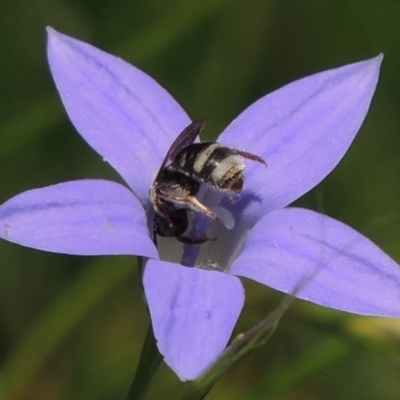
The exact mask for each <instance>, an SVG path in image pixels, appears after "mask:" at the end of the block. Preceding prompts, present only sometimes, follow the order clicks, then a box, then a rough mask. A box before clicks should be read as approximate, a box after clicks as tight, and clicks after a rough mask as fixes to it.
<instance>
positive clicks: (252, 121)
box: [0, 28, 400, 380]
mask: <svg viewBox="0 0 400 400" xmlns="http://www.w3.org/2000/svg"><path fill="white" fill-rule="evenodd" d="M48 58H49V63H50V68H51V72H52V74H53V77H54V80H55V83H56V86H57V88H58V91H59V93H60V96H61V99H62V101H63V103H64V106H65V108H66V110H67V113H68V115H69V117H70V119H71V121H72V123H73V124H74V126H75V127H76V129H77V130H78V132H79V133H80V134H81V135H82V137H83V138H84V139H85V140H86V141H87V142H88V143H89V144H90V146H92V147H93V148H94V149H95V150H96V151H97V152H98V153H99V154H100V155H101V156H102V157H103V158H104V159H105V160H106V161H107V162H108V163H109V164H110V165H111V166H112V167H114V168H115V169H116V170H117V171H118V173H119V174H120V175H121V176H122V178H123V179H124V180H125V182H126V183H127V186H128V187H129V189H128V188H127V187H125V186H123V185H121V184H118V183H115V182H109V181H105V180H80V181H72V182H65V183H61V184H58V185H54V186H49V187H45V188H42V189H35V190H30V191H27V192H24V193H22V194H20V195H17V196H16V197H14V198H12V199H10V200H9V201H7V202H5V203H4V204H3V205H1V206H0V236H1V237H2V238H3V239H6V240H9V241H11V242H15V243H19V244H22V245H25V246H29V247H33V248H37V249H41V250H46V251H51V252H59V253H68V254H78V255H103V254H115V255H118V254H134V255H140V256H144V257H148V258H149V261H148V262H147V264H146V268H145V272H144V277H143V284H144V288H145V294H146V298H147V301H148V306H149V310H150V315H151V319H152V324H153V329H154V333H155V337H156V339H157V341H158V347H159V350H160V352H161V354H162V355H163V356H164V358H165V361H166V363H167V364H168V365H169V366H170V367H171V368H172V369H173V370H174V371H175V372H176V373H177V374H178V376H179V377H180V379H182V380H188V379H194V378H196V377H197V376H198V375H199V374H200V373H201V372H202V371H203V370H204V369H205V368H206V367H207V366H208V365H209V364H210V363H211V362H212V361H213V360H215V359H216V358H217V357H218V355H219V354H220V353H221V352H222V351H223V349H224V348H225V346H226V344H227V342H228V340H229V338H230V335H231V333H232V330H233V327H234V325H235V323H236V321H237V319H238V317H239V314H240V312H241V309H242V307H243V303H244V290H243V286H242V284H241V282H240V279H239V278H238V276H240V277H247V278H250V279H253V280H255V281H258V282H260V283H262V284H265V285H267V286H270V287H272V288H275V289H277V290H280V291H282V292H285V293H293V292H296V293H295V294H296V296H297V297H299V298H302V299H305V300H308V301H311V302H314V303H317V304H320V305H323V306H325V307H331V308H335V309H339V310H344V311H347V312H352V313H357V314H365V315H379V316H389V317H398V316H400V300H399V289H400V269H399V266H398V265H397V264H396V263H395V262H394V261H393V260H391V259H390V258H389V257H388V256H387V255H386V254H385V253H384V252H383V251H381V250H380V249H379V248H378V247H377V246H376V245H374V244H373V243H372V242H370V241H369V240H368V239H367V238H365V237H364V236H362V235H361V234H359V233H357V232H356V231H354V230H353V229H352V228H350V227H348V226H346V225H344V224H342V223H340V222H338V221H336V220H334V219H331V218H329V217H327V216H324V215H321V214H319V213H316V212H314V211H310V210H305V209H300V208H288V207H287V205H288V204H290V203H291V202H292V201H294V200H295V199H297V198H298V197H299V196H301V195H302V194H304V193H306V192H307V191H309V190H310V189H311V188H313V187H314V186H315V185H317V184H318V183H319V182H320V181H321V180H322V179H324V178H325V177H326V175H327V174H329V173H330V172H331V171H332V170H333V168H334V167H335V166H336V165H337V164H338V162H339V161H340V159H341V158H342V157H343V155H344V154H345V152H346V151H347V149H348V147H349V146H350V144H351V142H352V140H353V139H354V137H355V135H356V133H357V131H358V129H359V128H360V126H361V124H362V121H363V119H364V117H365V115H366V113H367V111H368V108H369V105H370V102H371V99H372V96H373V93H374V90H375V87H376V83H377V80H378V74H379V67H380V63H381V60H382V57H381V56H378V57H376V58H373V59H370V60H366V61H362V62H358V63H355V64H350V65H347V66H344V67H341V68H337V69H333V70H329V71H325V72H322V73H319V74H316V75H313V76H310V77H307V78H304V79H301V80H299V81H296V82H294V83H292V84H289V85H287V86H285V87H283V88H282V89H280V90H278V91H276V92H274V93H271V94H269V95H267V96H265V97H263V98H261V99H260V100H258V101H257V102H255V103H254V104H253V105H251V106H250V107H249V108H248V109H247V110H245V111H244V112H243V113H242V114H240V115H239V116H238V117H237V118H236V119H235V120H234V121H233V122H232V123H231V124H230V125H229V126H228V128H227V129H226V130H225V131H224V132H223V133H222V134H221V136H220V137H219V139H218V141H219V142H221V143H222V144H224V145H226V146H229V147H234V148H240V149H245V150H246V151H249V152H252V153H255V154H257V155H259V156H261V157H263V158H264V159H265V160H266V161H267V162H268V168H265V167H264V166H262V165H260V164H258V163H254V162H253V163H252V162H247V161H246V166H247V169H246V177H245V181H246V182H245V184H246V187H245V190H244V191H243V192H242V194H241V198H240V201H238V202H237V203H236V204H234V205H232V204H230V203H229V202H228V201H226V199H225V200H223V202H222V205H223V206H224V207H225V208H227V209H229V211H230V212H231V213H232V214H233V216H234V218H235V227H234V228H233V229H232V230H230V231H228V230H227V229H226V228H224V227H223V226H219V228H218V232H217V236H218V240H216V241H215V242H211V243H208V244H206V245H203V246H202V247H201V252H200V254H199V255H198V254H197V253H196V251H197V248H194V247H191V248H190V247H188V248H186V249H185V251H184V253H183V255H182V256H180V254H181V253H180V249H179V253H177V251H174V252H173V256H174V257H175V259H173V258H171V257H170V256H169V254H167V252H166V251H165V250H163V249H161V250H160V252H158V251H157V249H156V247H155V246H154V244H153V242H152V240H151V234H150V232H149V229H148V226H149V216H148V214H149V213H148V211H149V210H151V205H150V202H149V197H148V192H149V188H150V185H151V183H152V180H153V179H154V176H155V175H156V173H157V171H158V169H159V167H160V165H161V162H162V160H163V158H164V156H165V154H166V152H167V151H168V149H169V147H170V146H171V143H172V142H173V140H174V139H175V138H176V136H177V135H178V134H179V133H180V132H181V131H182V130H183V129H184V128H185V127H186V126H187V125H189V123H190V119H189V117H188V116H187V114H186V113H185V112H184V110H183V109H182V108H181V107H180V106H179V105H178V104H177V102H176V101H175V100H174V99H173V98H172V97H171V96H170V95H169V94H168V93H167V92H166V91H165V90H164V89H163V88H162V87H161V86H159V85H158V84H157V83H156V82H155V81H154V80H153V79H152V78H150V77H149V76H148V75H146V74H145V73H143V72H142V71H140V70H138V69H137V68H135V67H133V66H131V65H129V64H128V63H126V62H125V61H123V60H121V59H119V58H117V57H114V56H112V55H109V54H107V53H104V52H103V51H100V50H98V49H96V48H94V47H92V46H91V45H89V44H86V43H83V42H81V41H78V40H76V39H73V38H70V37H68V36H65V35H63V34H61V33H58V32H56V31H55V30H53V29H51V28H49V41H48ZM166 240H168V246H167V247H171V245H173V244H174V243H175V242H176V241H175V240H174V239H166ZM178 256H179V257H178ZM187 259H189V260H190V262H189V264H195V265H196V266H197V267H201V268H188V267H184V266H182V265H181V263H180V260H183V261H185V260H187ZM185 264H187V263H186V262H185ZM210 267H217V268H216V269H214V270H210ZM304 279H306V281H304ZM301 282H305V283H304V285H302V286H300V289H299V290H297V291H296V288H297V289H298V288H299V284H301Z"/></svg>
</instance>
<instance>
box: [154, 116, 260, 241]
mask: <svg viewBox="0 0 400 400" xmlns="http://www.w3.org/2000/svg"><path fill="white" fill-rule="evenodd" d="M204 126H205V120H204V119H198V120H196V121H194V122H192V123H191V124H190V125H189V126H188V127H186V128H185V129H184V130H183V131H182V132H181V133H180V134H179V136H178V137H177V138H176V140H175V141H174V143H173V144H172V146H171V148H170V149H169V151H168V153H167V155H166V156H165V159H164V161H163V162H162V164H161V167H160V169H159V171H158V173H157V176H156V178H155V179H154V182H153V184H152V186H151V188H150V200H151V203H152V204H153V207H154V211H155V212H156V214H155V216H154V221H153V227H154V228H153V229H154V241H155V242H156V236H157V235H159V236H165V237H175V238H176V239H177V240H179V241H180V242H182V243H185V244H193V245H195V244H202V243H205V242H206V241H208V240H212V239H209V238H207V237H206V236H203V237H199V238H189V237H188V236H184V234H185V232H186V231H187V229H188V226H189V218H188V215H187V210H188V209H191V210H194V211H196V212H199V213H202V214H205V215H206V216H207V217H209V218H211V219H214V220H219V218H218V215H217V214H216V213H214V212H213V211H211V210H210V209H209V208H207V207H206V206H205V205H204V204H202V203H201V202H200V201H199V200H197V198H196V197H195V196H196V194H197V193H198V192H199V189H200V186H201V184H202V183H204V184H206V185H208V186H210V187H211V188H212V189H217V190H221V191H223V192H226V193H229V192H233V193H240V192H241V190H242V189H243V181H244V179H243V171H244V164H243V160H242V158H247V159H250V160H253V161H257V162H259V163H262V164H264V165H267V164H266V162H265V161H264V160H263V159H262V158H261V157H259V156H256V155H254V154H251V153H247V152H245V151H241V150H237V149H231V148H229V147H224V146H222V145H220V144H218V143H216V142H202V143H193V142H194V140H195V139H196V137H197V136H198V135H199V133H200V131H201V130H202V129H203V128H204Z"/></svg>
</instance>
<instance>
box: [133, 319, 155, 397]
mask: <svg viewBox="0 0 400 400" xmlns="http://www.w3.org/2000/svg"><path fill="white" fill-rule="evenodd" d="M161 361H162V356H161V354H160V353H159V352H158V349H157V345H156V340H155V338H154V334H153V329H152V327H151V324H149V328H148V329H147V333H146V338H145V340H144V343H143V348H142V353H141V354H140V358H139V364H138V367H137V369H136V373H135V376H134V378H133V382H132V385H131V388H130V389H129V393H128V396H127V398H126V399H127V400H140V399H143V398H144V396H145V395H146V392H147V389H148V387H149V385H150V382H151V381H152V379H153V377H154V375H155V374H156V372H157V370H158V367H159V366H160V364H161Z"/></svg>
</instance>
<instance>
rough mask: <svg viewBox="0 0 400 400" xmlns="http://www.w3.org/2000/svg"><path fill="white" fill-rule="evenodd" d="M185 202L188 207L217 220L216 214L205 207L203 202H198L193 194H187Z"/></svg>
mask: <svg viewBox="0 0 400 400" xmlns="http://www.w3.org/2000/svg"><path fill="white" fill-rule="evenodd" d="M186 200H187V202H188V203H189V204H188V205H189V207H190V208H191V209H192V210H194V211H197V212H200V213H202V214H205V215H207V217H208V218H211V219H214V220H216V221H218V220H219V218H218V215H217V214H215V213H214V212H212V211H211V210H210V209H209V208H207V207H206V206H205V205H204V204H202V203H200V201H198V200H197V199H196V197H194V196H188V197H187V199H186Z"/></svg>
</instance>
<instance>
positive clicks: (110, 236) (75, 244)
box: [0, 180, 157, 257]
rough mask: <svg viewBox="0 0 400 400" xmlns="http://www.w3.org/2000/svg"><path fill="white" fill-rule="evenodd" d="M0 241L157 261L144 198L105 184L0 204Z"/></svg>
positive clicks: (51, 190)
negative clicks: (140, 198)
mask: <svg viewBox="0 0 400 400" xmlns="http://www.w3.org/2000/svg"><path fill="white" fill-rule="evenodd" d="M0 237H1V238H3V239H6V240H8V241H10V242H14V243H18V244H21V245H24V246H28V247H33V248H35V249H39V250H45V251H51V252H55V253H66V254H76V255H107V254H110V255H112V254H135V255H141V256H146V257H157V250H156V248H155V246H154V245H153V242H152V241H151V239H150V237H149V232H148V229H147V225H146V216H145V213H144V210H143V207H142V206H141V204H140V203H139V201H138V199H137V198H136V197H135V196H134V195H133V193H132V192H130V191H129V190H128V189H127V188H125V187H124V186H122V185H120V184H118V183H114V182H109V181H102V180H82V181H73V182H65V183H60V184H58V185H54V186H48V187H45V188H42V189H34V190H30V191H27V192H24V193H21V194H19V195H18V196H15V197H14V198H12V199H10V200H8V201H7V202H6V203H4V204H3V205H1V206H0Z"/></svg>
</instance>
